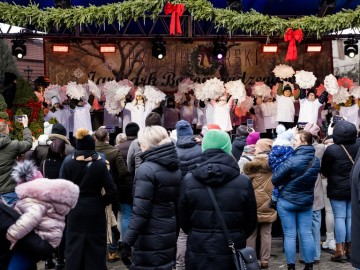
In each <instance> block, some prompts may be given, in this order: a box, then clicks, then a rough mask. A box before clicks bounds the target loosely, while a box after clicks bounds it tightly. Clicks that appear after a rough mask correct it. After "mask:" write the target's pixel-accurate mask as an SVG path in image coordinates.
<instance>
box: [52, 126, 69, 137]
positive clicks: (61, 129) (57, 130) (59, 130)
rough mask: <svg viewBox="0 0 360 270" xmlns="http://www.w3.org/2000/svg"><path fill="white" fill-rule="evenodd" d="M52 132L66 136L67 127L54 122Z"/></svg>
mask: <svg viewBox="0 0 360 270" xmlns="http://www.w3.org/2000/svg"><path fill="white" fill-rule="evenodd" d="M51 133H52V134H59V135H63V136H66V129H65V127H64V126H63V125H62V124H60V123H56V124H53V126H52V129H51Z"/></svg>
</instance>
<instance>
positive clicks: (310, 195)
mask: <svg viewBox="0 0 360 270" xmlns="http://www.w3.org/2000/svg"><path fill="white" fill-rule="evenodd" d="M319 171H320V161H319V159H318V158H317V157H315V148H314V147H313V146H311V145H301V146H299V147H298V148H296V149H295V151H294V153H293V155H292V156H290V157H289V158H288V159H286V160H285V161H284V162H283V163H282V164H281V165H280V166H279V167H278V168H277V169H276V170H275V171H274V172H273V178H272V182H273V184H274V186H282V185H284V186H283V187H282V188H281V190H280V192H279V198H282V199H284V200H287V201H289V202H291V203H293V204H297V205H300V206H304V207H310V206H312V205H313V202H314V187H315V182H316V179H317V175H318V173H319Z"/></svg>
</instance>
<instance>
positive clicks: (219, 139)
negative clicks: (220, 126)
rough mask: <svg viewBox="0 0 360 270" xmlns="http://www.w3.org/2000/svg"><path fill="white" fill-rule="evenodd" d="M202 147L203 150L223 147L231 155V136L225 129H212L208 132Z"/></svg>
mask: <svg viewBox="0 0 360 270" xmlns="http://www.w3.org/2000/svg"><path fill="white" fill-rule="evenodd" d="M201 149H202V151H203V152H204V151H205V150H207V149H221V150H223V151H224V152H225V153H227V154H229V155H231V149H232V147H231V141H230V136H229V134H227V133H226V132H225V131H223V130H217V129H211V130H209V131H208V132H206V134H205V136H204V139H203V141H202V144H201Z"/></svg>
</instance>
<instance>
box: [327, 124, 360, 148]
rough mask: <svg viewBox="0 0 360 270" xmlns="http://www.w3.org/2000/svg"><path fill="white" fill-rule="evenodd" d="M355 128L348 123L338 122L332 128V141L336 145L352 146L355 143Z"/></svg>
mask: <svg viewBox="0 0 360 270" xmlns="http://www.w3.org/2000/svg"><path fill="white" fill-rule="evenodd" d="M356 138H357V130H356V126H355V125H354V124H353V123H350V122H349V121H346V120H343V121H339V122H337V123H336V124H335V126H334V131H333V139H334V143H336V144H352V143H355V142H356Z"/></svg>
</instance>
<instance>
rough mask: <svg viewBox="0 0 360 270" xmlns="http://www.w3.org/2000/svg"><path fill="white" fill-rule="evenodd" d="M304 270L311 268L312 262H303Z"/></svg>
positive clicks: (311, 269)
mask: <svg viewBox="0 0 360 270" xmlns="http://www.w3.org/2000/svg"><path fill="white" fill-rule="evenodd" d="M304 270H313V264H312V263H305V268H304Z"/></svg>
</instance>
